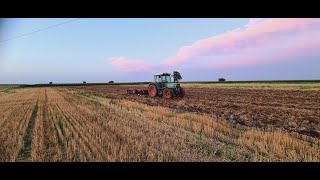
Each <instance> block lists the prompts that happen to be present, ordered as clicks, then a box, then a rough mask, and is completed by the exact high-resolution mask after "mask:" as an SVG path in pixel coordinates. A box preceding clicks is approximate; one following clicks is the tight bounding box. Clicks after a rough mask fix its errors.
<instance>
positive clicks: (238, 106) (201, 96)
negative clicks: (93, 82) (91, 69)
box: [68, 86, 320, 137]
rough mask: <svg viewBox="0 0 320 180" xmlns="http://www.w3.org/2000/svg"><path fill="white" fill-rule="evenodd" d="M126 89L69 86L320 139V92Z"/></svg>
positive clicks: (109, 96) (107, 95)
mask: <svg viewBox="0 0 320 180" xmlns="http://www.w3.org/2000/svg"><path fill="white" fill-rule="evenodd" d="M127 88H128V87H126V86H91V87H89V86H83V87H68V89H70V90H76V91H78V92H83V93H89V94H93V95H97V96H103V97H108V98H115V99H127V100H130V101H134V102H140V103H144V104H148V105H152V106H163V107H169V108H172V109H176V110H177V111H189V112H196V113H200V114H202V113H205V114H209V115H211V116H214V117H221V118H224V119H227V120H228V121H230V122H233V123H238V124H242V125H245V126H253V127H258V128H271V127H275V128H281V129H285V130H288V131H290V132H291V131H294V132H298V133H301V134H305V135H309V136H313V137H320V124H319V122H320V91H317V90H310V91H302V90H272V89H267V90H264V89H228V88H185V91H186V95H185V97H184V98H178V97H175V98H173V99H165V98H162V97H156V98H151V97H149V96H139V95H129V94H126V90H127Z"/></svg>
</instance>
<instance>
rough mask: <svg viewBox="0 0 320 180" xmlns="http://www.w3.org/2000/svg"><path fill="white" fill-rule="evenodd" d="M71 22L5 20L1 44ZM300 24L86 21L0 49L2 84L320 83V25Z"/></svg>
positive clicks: (0, 32) (313, 22)
mask: <svg viewBox="0 0 320 180" xmlns="http://www.w3.org/2000/svg"><path fill="white" fill-rule="evenodd" d="M69 20H72V19H65V18H63V19H62V18H51V19H46V18H43V19H27V18H24V19H2V22H3V23H2V24H1V27H0V41H1V40H5V39H8V38H11V37H15V36H19V35H21V34H25V33H29V32H32V31H35V30H38V29H42V28H46V27H48V26H52V25H55V24H59V23H62V22H66V21H69ZM297 21H299V20H296V21H291V20H286V19H283V21H282V22H278V21H277V20H273V21H271V20H265V19H264V20H260V19H246V18H244V19H242V18H235V19H230V18H226V19H221V18H208V19H200V18H194V19H187V18H184V19H174V18H170V19H158V18H157V19H153V18H142V19H139V18H138V19H134V18H129V19H119V18H114V19H112V18H109V19H108V18H99V19H90V18H81V19H78V20H76V21H73V22H70V23H67V24H64V25H61V26H57V27H55V28H51V29H47V30H44V31H41V32H38V33H34V34H31V35H28V36H24V37H21V38H17V39H13V40H10V41H6V42H2V43H1V42H0V83H30V84H32V83H48V82H50V81H52V82H55V83H72V82H82V81H87V82H108V81H110V80H114V81H116V82H130V81H151V80H152V75H153V74H154V73H158V72H162V71H167V72H172V71H173V70H178V71H180V72H181V74H182V77H183V80H185V81H188V80H192V81H195V80H199V81H208V80H217V79H218V78H219V77H225V78H226V79H227V80H267V79H270V80H271V79H320V71H319V70H318V67H320V62H319V57H320V53H318V52H317V50H316V49H317V48H316V47H318V46H317V45H318V41H317V40H318V39H317V38H314V37H315V36H316V35H318V34H317V33H318V32H319V30H320V29H319V24H318V19H311V20H310V21H307V20H303V21H301V23H300V24H304V25H305V26H303V27H307V28H300V25H299V24H298V23H296V22H297ZM277 23H278V24H277ZM279 24H280V26H281V25H282V24H283V27H284V28H278V29H273V27H275V26H276V25H277V26H279ZM266 29H267V31H266ZM270 33H272V35H270ZM311 35H312V36H311ZM298 38H300V39H298ZM298 40H300V42H301V43H298ZM304 41H305V42H304ZM301 44H302V45H301ZM303 44H305V46H303ZM297 49H298V50H299V51H297ZM300 50H301V52H300Z"/></svg>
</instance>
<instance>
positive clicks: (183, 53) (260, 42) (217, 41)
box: [165, 18, 320, 67]
mask: <svg viewBox="0 0 320 180" xmlns="http://www.w3.org/2000/svg"><path fill="white" fill-rule="evenodd" d="M319 25H320V19H307V18H304V19H302V18H300V19H299V18H298V19H296V18H290V19H281V18H276V19H260V18H259V19H250V20H249V23H248V24H247V25H246V26H245V27H246V28H244V29H243V30H241V29H240V28H237V29H234V30H232V31H228V32H226V33H224V34H221V35H218V36H213V37H209V38H206V39H201V40H198V41H196V42H194V43H193V44H191V45H189V46H184V47H182V48H180V49H179V51H178V52H177V54H176V55H174V56H173V57H171V58H169V59H167V60H166V61H165V64H166V65H168V66H170V67H175V66H177V65H180V64H183V63H186V62H188V61H194V60H198V62H199V63H201V62H200V61H201V59H203V58H205V57H212V56H216V55H222V56H229V55H232V54H241V53H243V51H246V50H250V49H252V50H254V51H252V52H253V53H257V52H259V51H261V52H264V51H265V49H268V48H272V46H274V45H276V44H275V43H285V40H283V41H282V42H279V38H282V39H283V38H285V37H288V38H289V39H290V40H294V37H295V36H296V35H299V33H305V32H308V31H314V30H315V26H318V27H319ZM292 37H293V38H292ZM305 38H308V39H310V40H311V41H313V40H312V39H313V38H314V37H313V36H311V35H310V36H305ZM288 44H290V42H288ZM279 48H280V49H281V47H279ZM248 53H249V54H247V55H246V57H247V58H249V59H256V61H258V62H259V58H253V57H252V56H251V55H250V51H249V52H248ZM260 55H263V54H260ZM274 56H277V55H275V54H274ZM262 59H265V58H261V60H262ZM213 61H214V60H213ZM264 61H267V59H265V60H264ZM243 63H245V62H243ZM255 63H256V62H255ZM255 63H251V64H255ZM222 64H223V62H222ZM227 64H229V65H232V64H234V65H236V64H241V60H240V59H239V60H234V61H233V60H228V61H227V62H225V65H227Z"/></svg>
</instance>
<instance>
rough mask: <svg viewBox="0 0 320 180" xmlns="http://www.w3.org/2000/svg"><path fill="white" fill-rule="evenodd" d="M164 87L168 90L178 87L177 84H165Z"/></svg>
mask: <svg viewBox="0 0 320 180" xmlns="http://www.w3.org/2000/svg"><path fill="white" fill-rule="evenodd" d="M166 86H167V87H168V88H176V87H177V86H178V87H180V84H179V83H167V84H166Z"/></svg>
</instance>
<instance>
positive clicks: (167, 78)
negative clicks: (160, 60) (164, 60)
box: [162, 76, 171, 82]
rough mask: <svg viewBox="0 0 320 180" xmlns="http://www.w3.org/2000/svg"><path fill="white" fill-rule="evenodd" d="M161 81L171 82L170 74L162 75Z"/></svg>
mask: <svg viewBox="0 0 320 180" xmlns="http://www.w3.org/2000/svg"><path fill="white" fill-rule="evenodd" d="M162 81H163V82H171V77H170V76H162Z"/></svg>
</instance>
